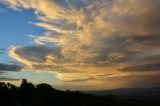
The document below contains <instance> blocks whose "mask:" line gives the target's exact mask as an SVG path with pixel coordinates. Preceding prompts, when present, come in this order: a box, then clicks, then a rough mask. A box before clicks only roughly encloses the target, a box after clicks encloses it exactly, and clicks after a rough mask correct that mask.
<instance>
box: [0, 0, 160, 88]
mask: <svg viewBox="0 0 160 106" xmlns="http://www.w3.org/2000/svg"><path fill="white" fill-rule="evenodd" d="M23 78H26V79H27V80H29V81H31V82H33V83H34V84H37V83H49V84H51V85H53V86H54V87H56V88H59V89H71V90H102V89H103V90H104V89H115V88H126V87H157V86H160V0H0V81H5V82H11V83H13V84H16V85H19V83H20V82H21V79H23Z"/></svg>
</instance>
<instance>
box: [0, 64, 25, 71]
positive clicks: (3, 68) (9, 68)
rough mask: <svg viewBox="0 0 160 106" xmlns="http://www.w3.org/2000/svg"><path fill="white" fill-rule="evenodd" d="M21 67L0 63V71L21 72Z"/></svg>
mask: <svg viewBox="0 0 160 106" xmlns="http://www.w3.org/2000/svg"><path fill="white" fill-rule="evenodd" d="M22 68H23V67H22V66H20V65H16V64H4V63H0V71H21V69H22Z"/></svg>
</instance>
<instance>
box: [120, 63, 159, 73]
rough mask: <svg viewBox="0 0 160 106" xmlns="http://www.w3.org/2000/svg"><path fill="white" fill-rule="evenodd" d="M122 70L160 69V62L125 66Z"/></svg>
mask: <svg viewBox="0 0 160 106" xmlns="http://www.w3.org/2000/svg"><path fill="white" fill-rule="evenodd" d="M122 71H130V72H131V71H137V72H141V71H160V63H152V64H144V65H139V66H130V67H125V68H123V69H122Z"/></svg>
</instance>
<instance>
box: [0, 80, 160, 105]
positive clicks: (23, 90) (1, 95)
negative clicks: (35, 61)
mask: <svg viewBox="0 0 160 106" xmlns="http://www.w3.org/2000/svg"><path fill="white" fill-rule="evenodd" d="M0 106H160V102H159V100H158V99H156V100H155V99H152V98H145V97H144V98H142V97H141V98H140V97H139V98H137V97H128V98H126V97H117V96H113V95H106V96H95V95H91V94H83V93H81V92H79V91H69V90H67V91H60V90H56V89H54V88H53V87H52V86H50V85H48V84H45V83H42V84H38V85H33V84H32V83H29V82H27V80H25V79H24V80H22V84H21V85H20V87H17V86H15V85H12V84H9V83H7V84H5V83H4V82H1V83H0Z"/></svg>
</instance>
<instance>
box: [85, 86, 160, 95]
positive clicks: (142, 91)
mask: <svg viewBox="0 0 160 106" xmlns="http://www.w3.org/2000/svg"><path fill="white" fill-rule="evenodd" d="M84 93H87V94H94V95H116V96H152V97H153V96H155V97H160V87H153V88H120V89H113V90H103V91H85V92H84Z"/></svg>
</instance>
